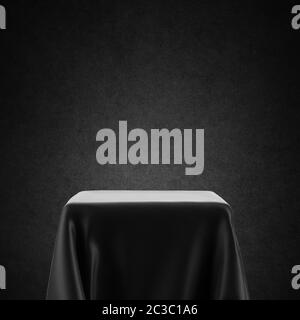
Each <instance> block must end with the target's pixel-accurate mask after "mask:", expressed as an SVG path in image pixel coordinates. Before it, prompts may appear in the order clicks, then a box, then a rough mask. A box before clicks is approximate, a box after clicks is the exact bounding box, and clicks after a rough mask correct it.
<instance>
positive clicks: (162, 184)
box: [0, 1, 300, 299]
mask: <svg viewBox="0 0 300 320" xmlns="http://www.w3.org/2000/svg"><path fill="white" fill-rule="evenodd" d="M1 4H3V5H6V9H7V14H8V18H7V28H8V29H7V30H6V31H2V30H1V31H0V58H1V62H0V66H1V74H0V76H1V88H0V90H1V91H0V92H1V94H0V105H1V119H0V125H1V156H0V157H1V166H0V175H1V211H0V264H2V265H4V266H5V267H6V269H7V274H8V279H7V287H8V289H7V291H6V292H3V291H2V292H0V299H1V298H4V299H6V298H10V299H17V298H18V299H43V298H44V297H45V291H46V285H47V280H48V273H49V267H50V262H51V255H52V249H53V245H54V239H55V233H56V229H57V225H58V219H59V216H60V211H61V208H62V206H63V205H64V204H65V202H66V201H67V200H68V198H70V197H71V196H72V195H74V194H75V193H77V192H78V191H80V190H86V189H193V190H194V189H197V190H198V189H199V190H213V191H215V192H217V193H218V194H220V195H221V196H222V197H224V198H225V199H226V200H227V201H228V202H229V203H230V204H231V206H232V207H233V209H234V215H233V221H234V224H235V227H236V231H237V235H238V238H239V242H240V246H241V250H242V254H243V257H244V262H245V266H246V271H247V277H248V282H249V289H250V294H251V297H252V298H256V299H262V298H265V299H271V298H274V299H279V298H283V299H286V298H300V294H299V293H298V292H296V291H293V290H292V289H291V286H290V281H291V273H290V271H291V268H292V266H293V265H295V264H300V252H299V246H300V232H299V231H300V219H299V212H298V208H299V206H300V203H299V196H298V194H299V189H298V178H299V160H300V159H299V154H298V152H297V151H298V145H299V132H298V131H299V130H298V126H299V121H298V120H299V112H298V109H299V101H300V99H299V98H300V94H299V89H298V78H299V64H300V63H299V59H298V55H299V53H300V50H299V45H298V44H297V42H298V43H299V40H300V31H294V30H292V29H291V25H290V20H291V14H290V12H291V5H290V4H289V3H288V2H287V1H281V5H280V4H277V5H275V4H274V2H273V3H272V2H264V3H262V1H259V2H256V3H255V2H254V1H222V2H221V1H220V2H216V1H214V2H213V1H182V2H177V1H160V2H154V1H130V2H128V3H127V2H126V1H119V2H118V3H116V2H115V1H51V2H50V1H49V2H48V1H20V2H17V1H1ZM118 120H128V125H129V129H130V128H136V127H139V128H144V129H146V130H150V129H151V128H169V129H172V128H175V127H178V128H181V129H183V128H204V129H205V169H204V173H203V174H202V175H200V176H185V175H184V168H183V166H172V165H171V166H166V165H164V166H163V165H161V166H154V165H153V166H143V165H138V166H131V165H128V166H126V165H116V166H100V165H98V164H97V162H96V158H95V154H96V149H97V146H98V145H99V144H98V143H96V141H95V136H96V133H97V131H98V130H99V129H101V128H104V127H109V128H113V129H115V130H117V126H118Z"/></svg>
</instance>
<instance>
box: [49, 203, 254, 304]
mask: <svg viewBox="0 0 300 320" xmlns="http://www.w3.org/2000/svg"><path fill="white" fill-rule="evenodd" d="M47 299H93V300H94V299H248V292H247V285H246V280H245V274H244V271H243V266H242V263H241V257H240V252H239V247H238V243H237V240H236V237H235V233H234V231H233V227H232V223H231V212H230V207H229V206H228V205H225V204H216V203H214V204H209V203H200V204H199V203H198V204H197V203H146V204H145V203H136V204H131V203H119V204H118V203H111V204H109V203H106V204H103V203H102V204H94V203H90V204H67V205H66V206H65V207H64V210H63V213H62V216H61V221H60V224H59V230H58V234H57V239H56V245H55V250H54V256H53V260H52V265H51V272H50V278H49V283H48V291H47Z"/></svg>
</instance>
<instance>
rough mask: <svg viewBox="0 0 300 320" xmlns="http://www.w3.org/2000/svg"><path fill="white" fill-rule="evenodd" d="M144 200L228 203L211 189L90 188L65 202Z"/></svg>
mask: <svg viewBox="0 0 300 320" xmlns="http://www.w3.org/2000/svg"><path fill="white" fill-rule="evenodd" d="M144 202H147V203H148V202H154V203H156V202H159V203H162V202H166V203H169V202H191V203H219V204H226V205H228V204H227V202H226V201H225V200H224V199H222V198H221V197H220V196H218V195H217V194H216V193H214V192H212V191H194V190H193V191H189V190H184V191H182V190H163V191H162V190H161V191H153V190H151V191H150V190H90V191H81V192H79V193H77V194H76V195H74V196H73V197H72V198H71V199H70V200H69V201H68V202H67V204H73V203H144Z"/></svg>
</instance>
